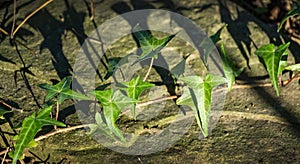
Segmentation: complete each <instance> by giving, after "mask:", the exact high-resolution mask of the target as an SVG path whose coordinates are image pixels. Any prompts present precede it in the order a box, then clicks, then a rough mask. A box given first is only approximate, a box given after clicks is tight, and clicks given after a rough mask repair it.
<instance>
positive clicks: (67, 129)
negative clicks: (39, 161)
mask: <svg viewBox="0 0 300 164" xmlns="http://www.w3.org/2000/svg"><path fill="white" fill-rule="evenodd" d="M88 126H89V124H83V125H76V126H71V127H68V128H59V129H56V130H55V131H53V132H50V133H47V134H45V135H42V136H39V137H37V138H35V139H34V140H35V141H40V140H43V139H45V138H48V137H51V136H53V135H55V134H59V133H63V132H68V131H72V130H76V129H81V128H85V127H88Z"/></svg>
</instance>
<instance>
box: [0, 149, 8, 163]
mask: <svg viewBox="0 0 300 164" xmlns="http://www.w3.org/2000/svg"><path fill="white" fill-rule="evenodd" d="M8 151H9V147H7V148H6V150H5V154H4V157H3V159H2V162H1V164H4V161H5V158H6V155H7V153H8Z"/></svg>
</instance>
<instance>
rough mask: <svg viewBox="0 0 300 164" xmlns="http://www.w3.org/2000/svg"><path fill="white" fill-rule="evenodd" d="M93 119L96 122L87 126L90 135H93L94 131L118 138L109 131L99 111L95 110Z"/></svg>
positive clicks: (114, 138)
mask: <svg viewBox="0 0 300 164" xmlns="http://www.w3.org/2000/svg"><path fill="white" fill-rule="evenodd" d="M95 120H96V124H90V125H89V128H90V129H91V130H90V133H89V134H90V135H94V134H95V133H98V132H99V133H101V134H104V135H106V136H108V137H109V138H111V139H113V140H115V141H118V139H117V138H116V137H115V136H114V135H113V133H112V132H111V131H110V129H109V128H108V126H107V124H106V123H105V121H104V120H103V118H102V115H101V114H100V113H99V112H96V114H95Z"/></svg>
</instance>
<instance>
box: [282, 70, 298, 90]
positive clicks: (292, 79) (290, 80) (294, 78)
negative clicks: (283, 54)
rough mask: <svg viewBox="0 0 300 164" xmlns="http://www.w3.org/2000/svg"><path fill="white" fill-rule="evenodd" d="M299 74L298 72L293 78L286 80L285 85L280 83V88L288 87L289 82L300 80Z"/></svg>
mask: <svg viewBox="0 0 300 164" xmlns="http://www.w3.org/2000/svg"><path fill="white" fill-rule="evenodd" d="M299 75H300V72H298V73H297V74H296V75H295V76H293V77H292V78H290V79H289V80H287V82H286V83H282V86H283V87H285V86H287V85H289V84H290V83H291V82H293V81H295V80H298V79H300V76H299Z"/></svg>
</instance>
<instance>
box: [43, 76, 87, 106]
mask: <svg viewBox="0 0 300 164" xmlns="http://www.w3.org/2000/svg"><path fill="white" fill-rule="evenodd" d="M71 81H72V77H70V76H69V77H65V78H64V79H62V81H60V82H59V83H57V84H56V85H49V84H39V85H38V86H39V87H41V88H43V89H46V90H47V91H48V94H47V95H46V97H45V101H46V102H48V101H49V100H51V99H52V98H54V97H57V102H58V103H59V104H61V103H62V102H63V101H64V100H66V99H72V98H74V99H80V100H89V98H88V97H87V96H85V95H83V94H80V93H77V92H75V91H73V90H72V89H70V85H71Z"/></svg>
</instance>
